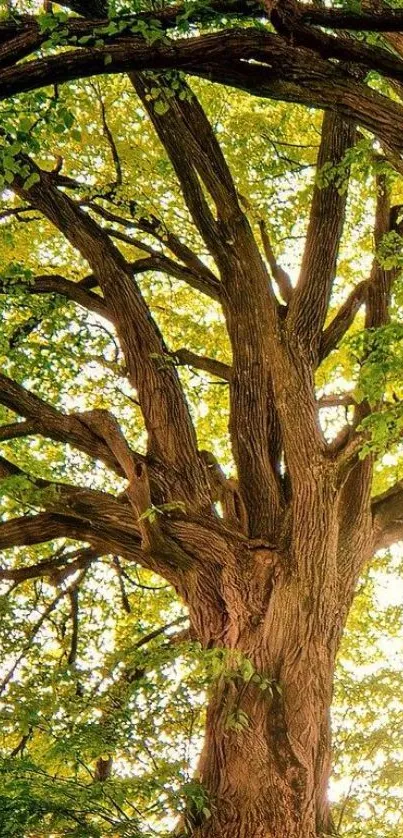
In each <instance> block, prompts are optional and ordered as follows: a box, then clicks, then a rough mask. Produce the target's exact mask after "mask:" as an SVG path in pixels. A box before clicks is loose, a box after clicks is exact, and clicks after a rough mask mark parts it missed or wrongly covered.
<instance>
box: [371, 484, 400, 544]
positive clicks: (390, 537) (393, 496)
mask: <svg viewBox="0 0 403 838" xmlns="http://www.w3.org/2000/svg"><path fill="white" fill-rule="evenodd" d="M372 516H373V523H374V529H373V533H374V550H381V549H382V548H385V547H390V545H391V544H394V543H395V542H397V541H402V539H403V481H402V480H400V481H399V483H396V485H395V486H392V488H391V489H388V490H387V491H386V492H384V493H383V494H382V495H378V496H377V497H375V498H374V499H373V501H372Z"/></svg>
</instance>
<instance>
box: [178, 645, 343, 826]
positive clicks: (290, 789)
mask: <svg viewBox="0 0 403 838" xmlns="http://www.w3.org/2000/svg"><path fill="white" fill-rule="evenodd" d="M248 660H250V659H248ZM236 664H238V669H237V668H236ZM234 666H235V668H234V673H233V674H232V675H231V674H230V673H229V674H227V675H226V676H225V675H223V676H221V678H220V679H219V682H218V683H217V684H216V686H215V690H214V695H213V696H212V697H211V700H210V704H209V708H208V713H207V725H206V739H205V745H204V749H203V753H202V757H201V760H200V765H199V778H200V781H201V783H202V785H203V788H204V789H205V790H206V792H207V794H208V797H209V800H210V809H211V817H210V818H208V819H204V818H203V815H202V816H201V818H200V820H201V823H198V818H197V816H195V822H194V829H193V832H192V833H191V834H193V835H195V836H197V837H198V838H317V837H318V836H322V835H325V834H330V830H331V826H330V815H329V809H328V803H327V796H326V795H327V781H328V772H329V766H330V733H329V706H330V697H331V684H332V670H331V667H330V666H329V667H328V671H327V672H326V673H323V672H322V673H319V672H318V670H317V667H316V666H315V664H314V662H313V660H311V659H310V657H309V655H308V656H307V657H306V658H305V661H304V663H303V664H301V663H298V662H297V661H295V677H293V678H292V681H291V682H290V683H289V684H285V683H283V682H281V681H280V682H277V681H273V680H271V679H270V678H269V677H268V676H265V675H261V674H259V673H258V672H256V673H255V675H252V676H251V678H250V680H249V681H248V680H247V669H246V667H245V665H244V667H243V666H242V661H240V659H239V658H238V657H237V656H236V658H235V664H234ZM238 672H239V673H240V674H237V673H238ZM242 673H243V674H242ZM265 680H267V681H270V683H267V684H266V683H265Z"/></svg>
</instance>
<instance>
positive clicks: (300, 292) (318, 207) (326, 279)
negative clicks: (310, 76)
mask: <svg viewBox="0 0 403 838" xmlns="http://www.w3.org/2000/svg"><path fill="white" fill-rule="evenodd" d="M354 139H355V126H354V125H353V124H352V123H351V122H346V121H345V120H344V119H342V118H341V117H340V116H338V115H337V114H331V113H327V114H325V117H324V120H323V127H322V137H321V143H320V148H319V154H318V161H317V182H316V184H315V187H314V192H313V198H312V204H311V213H310V219H309V225H308V232H307V237H306V244H305V250H304V256H303V260H302V266H301V272H300V276H299V280H298V284H297V287H296V290H295V293H294V295H293V299H292V302H291V304H290V308H289V315H288V318H287V328H288V331H289V335H290V337H292V338H293V337H294V336H295V337H296V339H297V341H298V342H299V343H300V344H301V345H304V347H305V351H306V352H307V353H308V354H309V355H310V357H311V359H312V361H313V362H314V363H315V364H316V363H317V360H318V351H319V344H320V339H321V332H322V328H323V324H324V322H325V318H326V313H327V310H328V306H329V300H330V294H331V289H332V285H333V281H334V277H335V272H336V262H337V256H338V251H339V244H340V239H341V235H342V231H343V224H344V215H345V207H346V192H347V190H346V189H345V188H343V192H342V194H340V174H339V173H337V171H336V172H334V173H331V180H330V183H328V185H322V184H321V183H320V182H318V178H320V177H321V175H322V171H323V169H324V167H327V166H329V165H330V166H331V167H336V166H338V165H340V164H342V163H343V159H344V157H345V154H346V152H347V151H348V149H349V148H351V146H352V145H353V144H354ZM342 176H343V177H348V171H347V172H345V171H343V173H342ZM343 186H345V184H344V185H343Z"/></svg>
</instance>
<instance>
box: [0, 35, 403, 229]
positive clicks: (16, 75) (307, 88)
mask: <svg viewBox="0 0 403 838" xmlns="http://www.w3.org/2000/svg"><path fill="white" fill-rule="evenodd" d="M354 43H355V42H351V41H345V42H344V43H343V45H342V46H340V43H339V39H337V38H333V39H331V42H330V44H329V43H328V42H327V46H326V48H322V45H321V46H320V50H319V51H320V52H325V54H326V58H322V57H321V55H319V54H316V53H315V52H314V51H313V49H312V44H310V47H309V48H305V47H304V46H298V47H297V48H293V47H292V46H291V44H290V43H289V42H288V39H287V38H281V37H280V36H278V35H274V34H273V33H271V32H268V31H258V30H257V29H254V28H252V27H250V28H249V29H235V28H234V29H228V30H225V31H221V32H218V33H216V32H214V33H209V34H205V35H201V36H197V37H196V38H183V39H175V40H173V41H168V39H164V41H159V42H158V43H157V45H150V44H149V43H148V42H146V41H145V40H144V39H143V38H142V37H140V36H137V35H133V36H132V37H130V38H129V37H126V38H124V39H122V40H121V41H119V40H118V41H115V42H113V43H108V44H105V45H104V46H102V47H100V46H99V47H91V48H88V49H78V50H71V51H68V52H65V53H63V61H61V60H60V56H59V55H55V56H47V57H46V58H45V59H41V58H39V59H36V60H33V61H28V62H24V63H22V64H20V65H17V66H16V67H11V68H6V69H5V70H3V71H2V72H1V73H0V98H7V97H9V96H12V95H15V94H16V93H20V92H24V91H25V92H26V91H28V90H33V89H37V88H38V87H43V86H46V85H49V84H61V83H63V82H66V81H72V80H74V79H77V78H87V77H88V76H94V75H100V74H111V73H122V72H129V73H130V72H133V71H143V70H155V71H160V70H166V69H182V70H184V71H186V72H189V73H191V74H194V75H199V76H202V77H204V78H207V79H209V80H211V81H216V82H219V83H221V84H227V85H232V86H235V87H240V88H242V89H244V90H247V91H248V92H250V93H255V94H257V95H261V96H269V97H270V98H275V99H276V98H279V99H283V100H284V101H295V102H301V103H304V104H307V105H310V106H313V107H319V108H329V109H335V108H336V110H338V111H339V112H340V113H341V114H342V115H344V116H346V117H348V118H353V119H355V120H357V121H358V122H360V123H361V124H362V125H363V126H364V127H366V128H368V129H369V130H370V131H372V132H373V133H374V134H376V135H377V136H379V137H380V138H381V139H382V140H384V141H385V142H386V143H388V144H389V145H390V146H391V147H392V148H394V149H395V150H398V151H401V150H402V144H403V140H402V133H401V131H400V128H399V125H400V124H401V122H402V108H401V106H399V105H397V103H395V102H392V101H391V100H390V99H388V98H387V97H386V96H382V95H381V94H378V93H377V92H376V91H374V90H372V89H370V88H368V87H366V85H365V84H363V83H362V82H359V81H357V80H356V79H355V78H354V76H353V75H351V73H349V71H348V68H347V69H345V64H346V62H347V63H348V62H351V61H352V62H355V63H358V65H360V66H361V65H362V64H364V65H365V66H367V67H368V68H369V69H373V70H377V71H379V72H383V73H385V74H386V75H387V76H389V77H390V78H394V79H396V80H397V81H402V80H403V62H402V61H401V60H400V59H399V58H395V57H394V56H392V54H391V53H388V52H387V51H385V50H374V49H372V48H371V50H370V52H368V48H367V47H366V45H362V44H359V45H355V46H354ZM321 44H322V42H321ZM351 44H353V46H352V45H351ZM357 47H358V48H357ZM106 56H108V61H109V57H110V59H111V60H110V63H107V64H106V65H105V57H106ZM335 56H336V57H337V58H339V59H340V61H341V63H340V64H336V63H335V62H332V61H329V60H327V58H333V57H335ZM250 59H254V63H251V62H250ZM261 65H264V72H263V71H262V66H261ZM212 231H213V230H212Z"/></svg>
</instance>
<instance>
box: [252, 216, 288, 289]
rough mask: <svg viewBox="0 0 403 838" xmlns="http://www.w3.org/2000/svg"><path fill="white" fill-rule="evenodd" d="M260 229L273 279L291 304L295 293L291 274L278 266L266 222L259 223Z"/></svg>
mask: <svg viewBox="0 0 403 838" xmlns="http://www.w3.org/2000/svg"><path fill="white" fill-rule="evenodd" d="M259 229H260V235H261V239H262V244H263V249H264V254H265V256H266V259H267V261H268V264H269V267H270V270H271V273H272V276H273V279H274V280H275V282H276V283H277V287H278V289H279V291H280V294H281V296H282V298H283V300H284V302H285V303H287V304H288V303H289V302H290V300H291V297H292V293H293V290H294V289H293V287H292V283H291V279H290V277H289V274H288V273H287V272H286V271H284V270H283V268H282V267H281V265H279V264H278V262H277V259H276V257H275V255H274V251H273V248H272V246H271V241H270V237H269V234H268V231H267V224H266V222H265V221H263V220H261V221H259Z"/></svg>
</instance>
